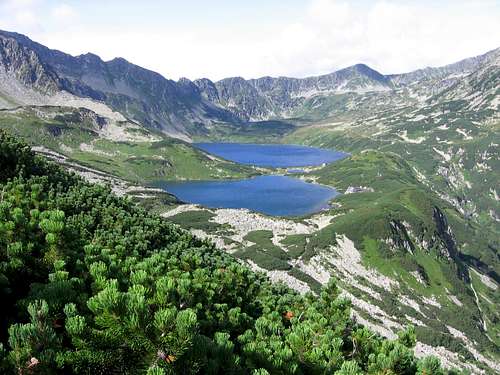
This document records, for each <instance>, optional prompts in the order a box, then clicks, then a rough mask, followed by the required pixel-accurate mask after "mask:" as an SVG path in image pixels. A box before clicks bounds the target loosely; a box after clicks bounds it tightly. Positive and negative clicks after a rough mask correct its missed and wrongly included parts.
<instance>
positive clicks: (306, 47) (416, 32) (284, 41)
mask: <svg viewBox="0 0 500 375" xmlns="http://www.w3.org/2000/svg"><path fill="white" fill-rule="evenodd" d="M46 1H47V0H22V1H13V0H8V1H7V2H8V3H12V4H14V5H12V4H11V8H10V10H9V11H10V12H11V14H16V17H19V20H17V21H16V20H15V17H10V18H12V19H14V21H13V22H11V24H12V23H15V22H17V23H19V24H24V26H23V27H20V28H19V29H16V30H17V31H20V32H30V30H32V31H33V32H32V34H30V35H29V36H30V37H32V39H35V40H37V41H40V42H42V43H44V44H47V45H48V46H49V47H51V48H57V49H60V50H63V51H66V52H69V53H72V54H80V53H85V52H94V53H96V54H98V55H100V56H102V57H103V58H104V59H111V58H113V57H116V56H121V57H125V58H126V59H128V60H129V61H131V62H134V63H136V64H138V65H141V66H144V67H147V68H150V69H153V70H155V71H158V72H160V73H162V74H163V75H165V76H166V77H169V78H174V79H177V78H179V77H182V76H186V77H189V78H199V77H209V78H212V79H220V78H223V77H227V76H234V75H241V76H244V77H245V78H250V77H259V76H263V75H273V76H278V75H288V76H306V75H316V74H322V73H327V72H331V71H334V70H336V69H339V68H342V67H345V66H348V65H352V64H355V63H359V62H363V63H366V64H368V65H370V66H372V67H373V68H375V69H378V70H380V71H381V72H382V73H397V72H403V71H410V70H413V69H417V68H421V67H425V66H429V65H431V66H438V65H443V64H447V63H451V62H454V61H457V60H459V59H462V58H465V57H468V56H473V55H477V54H480V53H484V52H486V51H487V50H488V49H492V48H496V47H499V46H500V34H499V33H498V26H497V21H498V19H499V17H500V14H499V8H500V7H498V6H496V5H495V2H488V1H475V2H468V1H466V0H457V1H454V2H449V3H448V5H449V6H443V5H442V4H441V5H439V4H436V3H437V2H431V1H421V2H418V3H417V2H409V1H400V2H396V1H386V0H375V1H372V2H365V1H364V2H347V1H342V0H311V1H310V3H309V4H308V6H307V8H306V9H305V10H304V12H303V13H302V16H300V17H296V18H295V19H282V18H280V15H279V14H276V17H275V22H274V23H270V22H265V23H264V24H261V23H259V22H260V20H258V19H247V20H244V21H242V22H241V23H240V24H239V25H238V24H237V25H236V27H235V24H234V23H233V24H232V25H226V24H224V23H223V22H220V20H211V21H210V20H208V21H207V24H204V25H196V24H192V23H191V24H190V23H189V22H187V23H186V25H185V26H183V24H182V23H178V24H175V25H171V24H169V23H168V22H164V23H162V24H155V23H152V24H148V23H147V22H145V23H142V24H139V23H138V24H130V25H128V24H127V27H126V28H123V27H121V26H119V25H120V24H119V23H117V21H116V20H117V19H119V17H120V13H119V9H116V10H115V9H113V12H116V14H114V13H113V14H108V16H109V17H105V23H104V22H103V21H101V23H100V24H96V23H95V22H94V19H92V16H91V15H87V18H85V17H84V14H83V12H82V14H78V9H77V8H78V7H77V5H75V4H76V3H72V5H73V7H69V6H68V5H66V3H59V5H57V4H55V3H54V1H52V4H53V6H52V8H50V9H51V11H50V12H48V15H47V18H46V19H45V20H44V22H45V25H47V24H50V25H51V26H50V28H49V29H50V30H45V31H43V30H41V29H40V28H38V29H36V25H34V24H36V23H37V22H38V23H39V22H40V21H39V20H38V19H37V18H36V17H35V18H31V19H30V16H29V14H37V13H36V10H37V7H38V8H40V4H41V2H46ZM2 3H3V2H2V0H0V7H2V6H3V5H1V4H2ZM214 6H217V5H214ZM3 9H6V8H3ZM137 9H138V10H137V12H138V17H143V18H146V17H147V14H140V9H142V8H139V7H138V8H137ZM22 12H27V13H26V14H27V15H26V16H25V17H24V18H23V16H22V14H23V13H22ZM2 13H5V12H2V8H0V28H5V27H4V26H3V22H2V18H3V17H2ZM188 16H189V15H185V14H182V15H179V18H182V17H188ZM273 16H274V15H273ZM75 17H77V18H75ZM56 19H58V20H60V21H61V20H71V22H54V21H55V20H56ZM75 19H76V20H77V21H78V22H76V21H75ZM50 20H51V21H50ZM30 23H31V24H32V25H31V26H26V25H28V24H30ZM11 29H12V28H11ZM35 29H36V30H35Z"/></svg>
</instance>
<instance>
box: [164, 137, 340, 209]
mask: <svg viewBox="0 0 500 375" xmlns="http://www.w3.org/2000/svg"><path fill="white" fill-rule="evenodd" d="M195 146H197V147H199V148H200V149H202V150H204V151H206V152H209V153H211V154H213V155H216V156H219V157H222V158H224V159H227V160H232V161H234V162H237V163H241V164H249V165H255V166H259V167H275V168H277V167H281V168H294V172H295V173H300V172H302V170H301V169H300V167H304V166H316V165H321V164H323V163H331V162H334V161H336V160H339V159H342V158H344V157H345V156H347V154H345V153H342V152H336V151H330V150H324V149H319V148H314V147H305V146H296V145H281V144H274V145H259V144H248V143H198V144H195ZM157 186H159V187H161V188H162V189H164V190H166V191H168V192H169V193H172V194H174V195H175V196H176V197H177V198H179V199H180V200H181V201H184V202H189V203H195V204H200V205H202V206H205V207H210V208H247V209H249V210H252V211H257V212H261V213H264V214H267V215H273V216H303V215H309V214H312V213H315V212H318V211H321V210H322V209H324V208H327V207H328V202H329V201H330V200H331V199H332V198H334V197H335V196H336V195H338V193H337V191H336V190H335V189H333V188H331V187H328V186H323V185H318V184H311V183H307V182H304V181H302V180H300V179H298V178H293V177H288V176H276V175H265V176H258V177H254V178H249V179H244V180H225V181H182V182H170V181H162V182H158V183H157Z"/></svg>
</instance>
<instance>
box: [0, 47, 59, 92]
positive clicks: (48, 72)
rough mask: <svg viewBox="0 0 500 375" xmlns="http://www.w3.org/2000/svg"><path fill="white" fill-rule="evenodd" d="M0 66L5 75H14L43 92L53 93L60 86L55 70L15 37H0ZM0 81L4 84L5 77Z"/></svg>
mask: <svg viewBox="0 0 500 375" xmlns="http://www.w3.org/2000/svg"><path fill="white" fill-rule="evenodd" d="M0 68H1V69H2V70H3V74H4V75H5V76H6V77H7V76H11V77H14V78H15V79H17V80H18V81H19V82H20V83H22V84H24V85H27V86H29V87H33V88H35V89H37V90H39V91H41V92H43V93H47V94H50V93H54V92H56V91H57V90H59V89H60V87H61V84H60V81H59V78H58V77H57V75H56V74H55V72H54V71H53V70H52V69H51V68H50V67H49V66H47V65H46V64H44V63H43V62H42V61H41V60H40V58H39V57H38V55H37V54H36V53H35V52H34V51H33V50H30V49H28V48H25V47H23V46H22V45H21V44H19V43H18V42H17V41H16V40H15V39H10V38H0ZM2 81H3V82H4V84H3V85H2V86H4V85H5V86H6V84H7V83H6V82H5V81H6V78H4V79H2ZM0 84H1V83H0ZM4 90H7V88H6V87H5V88H4Z"/></svg>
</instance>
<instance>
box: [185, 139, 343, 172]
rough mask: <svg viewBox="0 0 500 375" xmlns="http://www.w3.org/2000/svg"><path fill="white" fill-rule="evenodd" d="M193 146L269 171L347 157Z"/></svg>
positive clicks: (312, 150) (276, 147)
mask: <svg viewBox="0 0 500 375" xmlns="http://www.w3.org/2000/svg"><path fill="white" fill-rule="evenodd" d="M194 146H196V147H198V148H200V149H202V150H203V151H206V152H208V153H210V154H213V155H216V156H219V157H221V158H224V159H227V160H231V161H234V162H236V163H241V164H247V165H255V166H258V167H273V168H288V167H306V166H318V165H321V164H323V163H331V162H334V161H336V160H339V159H342V158H344V157H346V156H347V154H345V153H343V152H339V151H332V150H325V149H322V148H316V147H307V146H298V145H282V144H253V143H195V144H194Z"/></svg>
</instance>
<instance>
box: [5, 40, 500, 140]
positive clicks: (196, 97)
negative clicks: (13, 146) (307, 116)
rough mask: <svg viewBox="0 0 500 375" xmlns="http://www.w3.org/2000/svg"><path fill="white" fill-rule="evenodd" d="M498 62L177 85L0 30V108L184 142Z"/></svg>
mask: <svg viewBox="0 0 500 375" xmlns="http://www.w3.org/2000/svg"><path fill="white" fill-rule="evenodd" d="M499 55H500V51H499V49H496V50H493V51H491V52H488V53H486V54H484V55H481V56H478V57H474V58H468V59H465V60H462V61H459V62H457V63H454V64H450V65H447V66H444V67H440V68H426V69H422V70H417V71H414V72H410V73H406V74H395V75H383V74H381V73H379V72H377V71H375V70H373V69H371V68H370V67H368V66H366V65H364V64H357V65H354V66H351V67H348V68H345V69H341V70H338V71H336V72H333V73H331V74H326V75H322V76H317V77H308V78H300V79H299V78H288V77H278V78H272V77H262V78H258V79H250V80H245V79H243V78H241V77H231V78H225V79H222V80H220V81H217V82H213V81H211V80H209V79H206V78H204V79H197V80H195V81H190V80H188V79H186V78H182V79H180V80H178V81H177V82H175V81H173V80H169V79H166V78H164V77H163V76H161V75H160V74H158V73H155V72H153V71H150V70H147V69H144V68H141V67H139V66H137V65H134V64H132V63H130V62H128V61H126V60H125V59H123V58H115V59H113V60H110V61H103V60H102V59H101V58H99V57H98V56H96V55H94V54H91V53H87V54H84V55H80V56H76V57H74V56H71V55H68V54H66V53H63V52H60V51H57V50H52V49H49V48H47V47H45V46H43V45H41V44H39V43H36V42H34V41H32V40H30V39H29V38H28V37H26V36H24V35H21V34H17V33H12V32H6V31H0V75H3V77H2V79H1V80H0V82H1V86H0V100H1V101H0V104H2V103H3V104H2V105H3V106H4V107H7V106H15V105H21V104H42V103H43V104H57V103H60V102H61V101H64V102H69V99H70V98H71V100H72V101H74V102H75V103H78V104H75V105H81V106H85V105H84V102H85V101H86V102H87V105H89V103H88V100H91V101H96V102H98V103H104V104H105V105H106V106H108V107H109V108H110V109H111V110H112V111H116V112H120V113H122V114H123V115H125V116H126V117H127V118H130V119H133V120H135V121H137V122H140V123H141V124H143V125H144V126H146V127H149V128H153V129H159V130H161V131H162V132H164V133H165V134H169V135H173V136H177V137H183V138H189V137H190V136H191V135H193V134H198V133H202V134H203V133H204V132H205V130H206V129H205V127H207V126H209V125H210V124H214V123H221V122H222V123H224V122H226V123H227V122H229V123H241V124H244V123H246V122H248V121H263V120H272V119H291V118H294V117H296V116H297V115H298V114H299V113H300V112H301V111H303V110H304V108H305V107H307V105H308V103H309V102H310V101H311V99H313V98H316V99H317V98H318V97H325V96H330V95H337V94H342V93H357V94H361V93H374V92H375V93H377V92H382V93H384V92H388V93H395V92H396V93H400V94H401V92H402V91H405V92H406V93H405V96H406V98H407V99H410V98H415V97H418V98H419V99H423V98H428V97H430V96H431V95H432V94H434V93H437V92H439V91H442V90H443V89H445V88H447V87H450V86H452V85H454V84H456V83H457V82H459V81H460V78H461V77H463V76H464V75H467V74H468V73H470V72H472V71H474V70H477V69H478V68H479V67H480V66H483V65H487V64H492V63H495V62H498V58H499ZM9 73H12V74H11V75H9ZM11 77H15V78H16V80H14V81H13V80H12V79H10V78H11ZM436 80H439V84H438V85H436ZM19 83H22V85H19ZM415 86H418V87H415ZM92 108H95V105H94V106H93V107H92Z"/></svg>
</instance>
